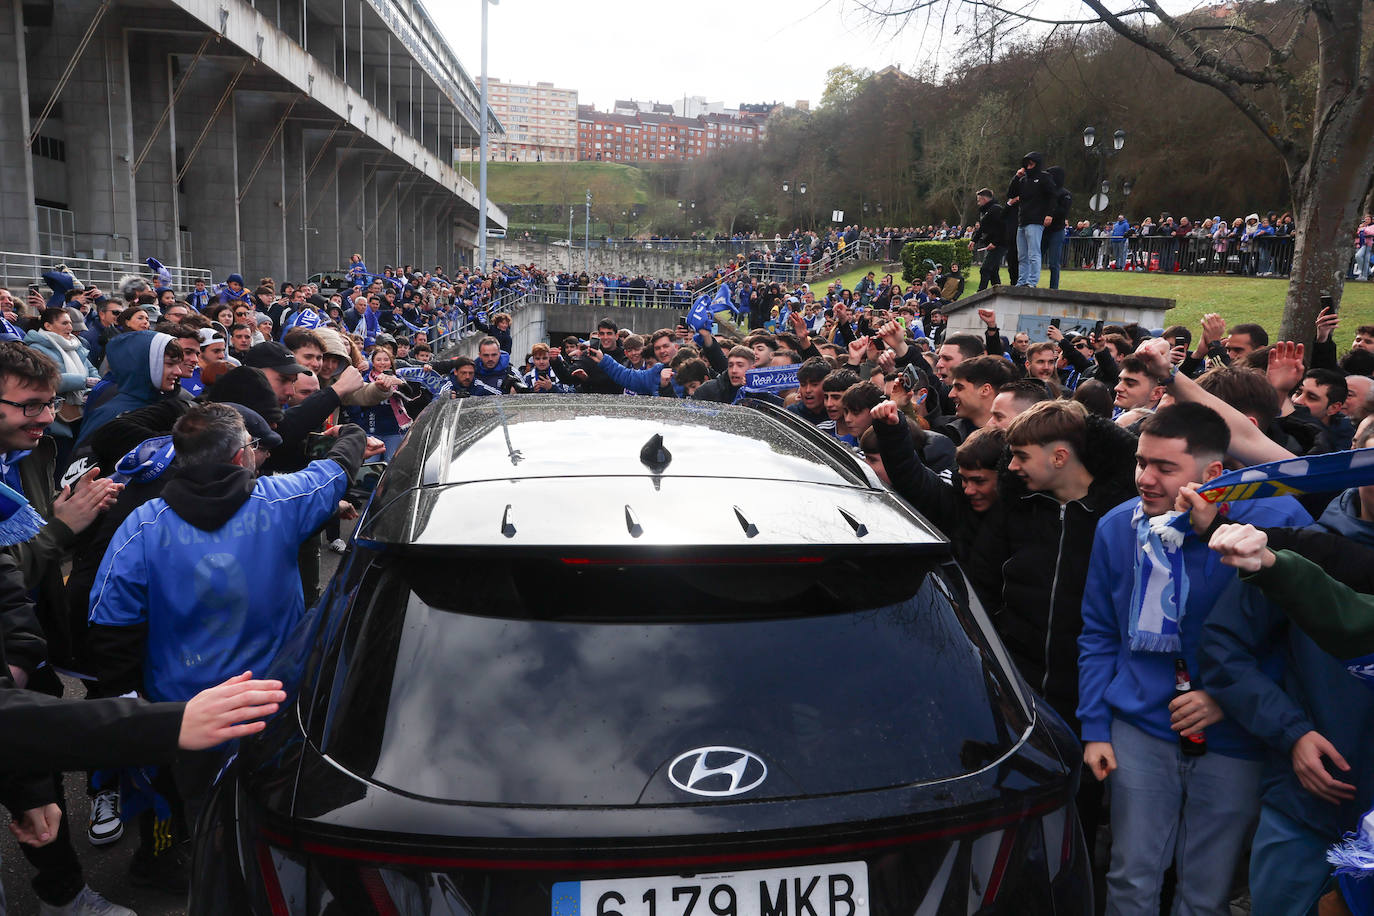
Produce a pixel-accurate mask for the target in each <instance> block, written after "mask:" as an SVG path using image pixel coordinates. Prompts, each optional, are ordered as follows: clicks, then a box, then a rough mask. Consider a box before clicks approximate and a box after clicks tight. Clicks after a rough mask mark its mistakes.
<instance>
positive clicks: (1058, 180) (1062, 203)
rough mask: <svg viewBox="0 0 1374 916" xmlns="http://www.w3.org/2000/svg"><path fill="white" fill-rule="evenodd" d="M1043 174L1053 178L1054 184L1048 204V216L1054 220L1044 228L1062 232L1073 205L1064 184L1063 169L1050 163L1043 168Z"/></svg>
mask: <svg viewBox="0 0 1374 916" xmlns="http://www.w3.org/2000/svg"><path fill="white" fill-rule="evenodd" d="M1045 174H1047V175H1049V176H1050V177H1051V178H1053V179H1054V183H1055V185H1056V187H1055V189H1054V199H1053V201H1052V202H1051V205H1050V216H1052V217H1053V218H1054V222H1052V223H1050V224H1049V226H1047V227H1046V228H1045V231H1046V232H1063V231H1064V224H1065V222H1067V221H1068V218H1069V210H1070V209H1071V208H1072V207H1073V195H1072V194H1070V193H1069V189H1068V188H1067V187H1065V186H1064V178H1065V175H1064V169H1063V168H1062V167H1061V166H1057V165H1052V166H1050V167H1049V168H1048V169H1046V170H1045Z"/></svg>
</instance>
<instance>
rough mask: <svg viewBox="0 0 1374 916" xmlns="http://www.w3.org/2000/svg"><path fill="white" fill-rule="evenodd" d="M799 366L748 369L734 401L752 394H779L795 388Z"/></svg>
mask: <svg viewBox="0 0 1374 916" xmlns="http://www.w3.org/2000/svg"><path fill="white" fill-rule="evenodd" d="M800 368H801V366H800V365H799V364H797V363H793V364H792V365H790V366H765V367H764V368H762V369H750V370H749V371H748V372H746V373H744V385H743V387H741V388H740V390H739V393H738V394H737V395H735V400H736V401H738V400H739V399H740V398H747V397H749V396H750V395H754V394H781V393H782V392H784V391H789V390H791V389H793V388H796V387H797V370H798V369H800Z"/></svg>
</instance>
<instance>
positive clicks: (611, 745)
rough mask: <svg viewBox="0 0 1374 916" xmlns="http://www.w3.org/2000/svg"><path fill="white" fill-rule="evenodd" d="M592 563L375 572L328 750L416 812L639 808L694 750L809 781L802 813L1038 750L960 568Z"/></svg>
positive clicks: (322, 711) (324, 703) (414, 565)
mask: <svg viewBox="0 0 1374 916" xmlns="http://www.w3.org/2000/svg"><path fill="white" fill-rule="evenodd" d="M565 559H569V560H573V561H574V562H564V560H565ZM591 559H592V558H588V557H578V556H572V557H567V558H564V557H553V558H544V559H538V560H534V559H523V560H508V561H507V560H492V559H490V558H489V557H488V558H477V557H471V558H449V559H448V560H446V561H443V562H439V561H436V558H435V557H434V556H428V557H417V556H403V555H390V556H389V555H385V554H384V555H381V556H380V557H379V558H378V559H377V560H375V561H374V563H373V568H372V569H370V570H369V571H368V572H367V573H366V574H365V575H364V576H363V577H362V579H361V582H360V585H361V588H360V589H359V591H358V592H357V597H356V599H355V601H354V604H353V607H352V608H351V609H350V610H349V618H348V621H347V623H346V625H345V626H344V628H343V632H342V633H341V635H340V637H339V639H340V644H339V646H338V647H337V649H336V651H335V652H334V653H331V660H330V661H327V662H326V666H325V668H324V670H323V671H322V672H321V677H320V679H319V681H318V683H319V684H320V687H319V690H318V692H317V693H316V697H315V706H314V714H313V715H312V725H311V732H312V733H313V734H314V735H315V740H316V741H317V742H318V744H319V746H320V747H321V749H322V750H323V751H324V752H325V753H327V754H329V755H330V756H331V757H332V758H333V759H334V760H335V761H337V762H338V763H339V764H341V765H342V766H344V767H345V768H347V769H349V770H350V771H352V772H354V773H356V774H358V775H360V776H362V777H364V778H367V779H369V780H374V781H376V782H379V783H381V784H383V785H388V786H391V787H393V788H396V789H399V790H401V791H404V792H408V793H413V794H416V795H420V796H424V797H431V798H441V799H448V800H467V801H474V802H486V803H501V804H512V803H513V804H553V805H564V804H573V805H580V804H593V805H597V804H600V805H634V804H646V803H653V801H654V796H653V793H654V792H655V791H658V790H660V789H662V788H663V787H664V786H666V785H667V784H666V783H664V782H663V780H661V779H658V778H657V777H656V776H655V775H654V774H655V773H656V772H659V770H660V768H661V767H662V766H663V765H664V764H665V763H666V761H667V759H668V758H669V757H670V756H671V755H672V754H676V753H679V752H681V751H683V750H685V749H687V748H690V747H693V746H697V745H705V744H714V743H731V742H736V741H738V742H746V744H745V745H743V746H747V747H749V748H750V749H751V750H754V751H757V752H761V753H764V754H765V756H768V755H770V754H771V755H772V757H771V759H792V760H795V761H798V762H799V766H800V769H801V772H804V773H805V774H806V775H805V777H804V778H803V777H802V776H800V775H798V776H796V781H795V783H794V784H789V783H788V782H787V781H786V778H785V777H784V775H783V774H782V773H781V772H779V774H778V775H777V776H776V777H775V778H773V779H772V780H771V781H770V783H769V784H768V790H767V791H769V792H772V793H777V794H778V795H779V796H788V795H792V794H811V793H822V794H824V793H830V792H844V791H854V790H863V789H869V788H877V787H883V786H893V785H903V784H907V783H912V782H920V781H925V780H931V779H941V778H949V777H954V776H958V775H961V774H964V773H966V772H969V771H971V770H974V769H977V768H979V767H981V766H983V765H985V764H987V763H989V762H991V761H992V760H995V759H997V757H998V755H999V754H1001V753H1003V752H1005V751H1006V749H1007V748H1009V747H1010V746H1012V745H1013V744H1014V743H1015V742H1016V741H1017V740H1018V738H1019V736H1020V735H1021V733H1022V731H1023V730H1024V728H1025V727H1026V722H1027V721H1028V715H1029V714H1028V711H1027V710H1026V709H1025V708H1024V706H1023V705H1022V704H1021V703H1020V702H1019V701H1018V696H1019V694H1018V691H1017V688H1016V687H1015V686H1014V684H1013V681H1012V679H1011V678H1010V677H1009V676H1008V674H1007V671H1006V669H1005V667H1004V664H1005V663H1004V662H1002V661H999V659H1001V658H1002V654H1001V650H1000V646H997V645H996V644H995V637H992V636H991V634H990V627H989V625H988V623H987V619H986V617H985V616H984V615H983V614H982V612H981V611H980V610H976V609H975V608H973V607H970V603H969V601H968V598H967V596H966V594H965V593H964V586H963V578H962V576H960V575H959V573H958V570H957V568H956V567H954V566H953V565H952V564H950V563H948V562H947V561H946V562H941V561H940V560H938V559H931V558H919V557H913V556H907V557H905V558H902V559H901V561H900V562H898V560H896V559H894V558H892V557H872V558H862V559H819V558H805V557H801V558H793V559H794V560H796V562H785V561H784V560H782V559H778V560H776V561H775V562H770V563H750V564H748V565H743V564H739V563H728V562H727V563H714V564H708V565H696V564H693V563H678V564H673V565H661V564H656V565H616V564H615V563H613V562H609V561H607V562H606V563H605V564H604V565H603V564H602V563H595V562H587V561H589V560H591ZM811 560H815V562H811ZM820 758H824V761H825V762H824V763H823V764H822V763H819V762H815V761H818V760H819V759H820ZM559 761H561V762H562V763H561V764H560V763H558V762H559ZM572 761H577V762H578V764H577V765H576V766H572V765H571V762H572ZM803 763H805V764H807V765H805V766H801V764H803ZM813 763H814V765H811V764H813ZM563 764H569V765H566V766H565V765H563ZM667 800H668V801H671V799H667Z"/></svg>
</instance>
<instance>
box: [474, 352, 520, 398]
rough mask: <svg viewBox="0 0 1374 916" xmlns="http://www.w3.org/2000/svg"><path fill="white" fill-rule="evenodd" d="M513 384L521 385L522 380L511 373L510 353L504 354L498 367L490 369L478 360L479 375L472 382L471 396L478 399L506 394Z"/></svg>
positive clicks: (498, 362)
mask: <svg viewBox="0 0 1374 916" xmlns="http://www.w3.org/2000/svg"><path fill="white" fill-rule="evenodd" d="M512 382H514V383H515V384H519V383H520V379H518V378H516V377H515V374H514V373H513V372H511V368H510V354H509V353H502V354H501V358H500V359H498V360H497V361H496V365H495V366H494V367H492V368H490V369H488V368H487V367H486V366H484V365H482V361H481V360H480V359H479V360H477V375H476V377H475V378H474V379H473V381H472V390H471V392H470V394H473V395H476V396H478V397H482V396H485V395H492V394H505V393H506V392H507V391H508V390H509V388H510V384H511V383H512Z"/></svg>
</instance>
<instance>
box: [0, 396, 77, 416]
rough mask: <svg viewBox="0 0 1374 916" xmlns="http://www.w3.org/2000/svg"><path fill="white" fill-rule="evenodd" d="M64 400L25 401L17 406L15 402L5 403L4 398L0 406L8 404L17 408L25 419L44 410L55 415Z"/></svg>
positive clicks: (0, 400)
mask: <svg viewBox="0 0 1374 916" xmlns="http://www.w3.org/2000/svg"><path fill="white" fill-rule="evenodd" d="M64 400H65V399H64V398H53V399H52V400H51V401H26V402H24V403H23V404H19V403H16V402H15V401H7V400H5V399H4V398H0V404H8V405H10V406H11V407H17V408H19V409H20V410H22V411H23V412H24V416H26V417H36V416H38V415H39V414H41V413H42V412H43V411H45V410H51V411H53V412H54V413H56V412H57V408H59V407H61V406H62V402H63V401H64Z"/></svg>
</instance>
